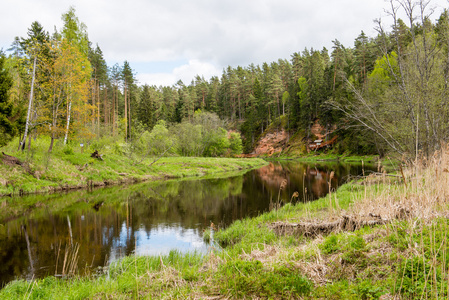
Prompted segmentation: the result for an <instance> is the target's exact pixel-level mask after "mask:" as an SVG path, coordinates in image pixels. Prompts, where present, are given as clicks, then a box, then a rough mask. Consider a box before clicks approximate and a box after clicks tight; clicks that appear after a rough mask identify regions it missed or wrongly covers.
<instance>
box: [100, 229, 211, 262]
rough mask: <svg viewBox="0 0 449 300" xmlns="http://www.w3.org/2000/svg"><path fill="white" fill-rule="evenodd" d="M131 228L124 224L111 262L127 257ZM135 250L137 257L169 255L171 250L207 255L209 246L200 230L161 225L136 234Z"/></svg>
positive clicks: (139, 230)
mask: <svg viewBox="0 0 449 300" xmlns="http://www.w3.org/2000/svg"><path fill="white" fill-rule="evenodd" d="M130 234H131V228H129V229H128V230H127V228H126V222H124V223H123V224H122V227H121V231H120V237H119V238H118V239H115V240H114V242H113V246H112V249H111V252H110V254H109V262H112V261H114V260H117V259H119V258H121V257H123V256H125V251H124V249H125V247H126V246H127V244H128V243H129V242H127V241H129V239H130V236H129V235H130ZM134 238H135V247H136V248H135V249H134V251H133V252H134V253H135V254H137V255H167V254H168V253H169V252H170V251H171V250H177V251H179V252H182V253H186V252H194V251H196V252H200V253H206V252H207V250H208V247H209V246H208V245H207V244H206V243H204V241H203V238H202V236H201V235H200V233H199V230H198V229H186V228H183V227H181V226H180V225H179V224H170V225H168V224H160V225H159V226H157V227H155V228H152V229H151V230H149V231H148V230H146V229H145V228H144V227H143V226H140V228H139V229H137V230H135V232H134Z"/></svg>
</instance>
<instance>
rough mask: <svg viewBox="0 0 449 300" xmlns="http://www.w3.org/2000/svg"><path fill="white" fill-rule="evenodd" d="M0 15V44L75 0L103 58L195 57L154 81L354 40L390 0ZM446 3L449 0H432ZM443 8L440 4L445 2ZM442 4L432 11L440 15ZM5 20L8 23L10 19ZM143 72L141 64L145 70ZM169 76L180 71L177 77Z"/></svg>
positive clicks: (257, 0) (88, 4) (49, 9)
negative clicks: (101, 51) (71, 9)
mask: <svg viewBox="0 0 449 300" xmlns="http://www.w3.org/2000/svg"><path fill="white" fill-rule="evenodd" d="M5 2H6V3H2V10H1V11H0V19H1V20H2V25H3V26H1V27H0V48H2V47H3V48H4V49H6V48H8V47H9V46H10V44H11V43H12V41H13V40H14V37H15V36H25V35H26V32H27V28H28V27H29V26H30V25H31V23H32V22H33V21H35V20H37V21H39V22H41V23H42V25H43V26H44V28H45V29H46V30H48V31H50V33H51V32H53V28H54V26H55V25H56V26H57V27H58V28H59V29H60V27H61V26H62V22H61V14H62V13H64V12H66V11H67V10H68V8H69V7H70V5H73V6H74V7H75V8H76V14H77V16H78V18H79V19H80V21H82V22H83V23H85V24H86V25H87V28H88V33H89V38H90V40H91V41H92V42H93V43H94V44H95V43H98V44H99V46H100V47H101V49H102V50H103V53H104V56H105V59H106V60H107V61H108V62H109V61H113V62H123V61H125V60H127V61H129V62H130V63H131V66H132V65H133V63H135V64H138V63H140V62H158V61H167V62H168V61H189V64H188V65H187V66H184V65H179V66H178V68H177V69H174V70H173V71H172V72H171V73H170V74H169V73H164V74H158V73H159V72H158V73H152V74H151V71H150V70H149V71H144V72H143V74H140V75H139V77H140V78H141V81H142V82H143V79H144V78H148V80H150V79H151V80H154V82H153V81H152V82H148V81H145V82H148V83H149V84H157V83H159V82H168V81H170V82H172V81H175V82H176V81H177V79H178V78H179V79H182V80H183V81H185V83H187V82H190V80H191V79H192V78H193V77H190V78H186V77H183V76H184V75H185V76H187V74H193V75H192V76H194V75H196V74H203V75H204V76H205V78H206V79H208V77H209V75H208V74H214V75H215V74H216V73H215V72H216V71H217V70H222V69H223V68H226V67H227V66H228V65H230V66H233V67H236V66H237V65H241V66H247V65H249V64H251V63H254V64H261V63H263V62H271V61H275V60H278V59H279V58H283V59H289V58H290V55H291V54H293V53H294V52H301V51H302V50H304V48H306V47H307V48H311V47H313V48H315V49H321V48H322V47H323V46H326V47H327V48H330V47H331V46H332V40H334V39H338V40H339V41H340V42H341V43H342V44H343V45H344V46H346V47H352V46H353V42H354V39H355V38H356V37H357V36H358V35H359V33H360V31H362V30H363V31H365V33H366V34H367V35H368V36H373V35H374V34H375V32H374V30H373V28H374V23H373V19H376V18H383V19H386V20H388V16H387V15H386V13H385V12H384V9H385V8H388V2H385V1H384V0H339V1H335V0H315V1H299V0H245V1H240V0H222V1H211V0H190V1H185V0H170V1H166V0H151V1H148V0H129V1H126V2H123V1H119V0H95V1H85V0H71V1H68V0H60V1H59V0H20V1H17V0H6V1H5ZM432 4H433V5H435V6H439V8H441V7H447V6H448V5H447V2H446V0H432ZM438 11H441V9H439V10H438ZM438 14H439V13H438V12H437V13H436V14H435V15H434V18H433V19H436V18H437V17H438ZM5 24H6V25H5ZM139 72H142V71H141V70H139ZM170 76H174V77H173V78H174V80H171V79H170V78H171V77H170Z"/></svg>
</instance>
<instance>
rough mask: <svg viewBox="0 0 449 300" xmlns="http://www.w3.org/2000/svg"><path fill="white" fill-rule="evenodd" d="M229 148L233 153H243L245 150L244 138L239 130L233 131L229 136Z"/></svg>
mask: <svg viewBox="0 0 449 300" xmlns="http://www.w3.org/2000/svg"><path fill="white" fill-rule="evenodd" d="M229 143H230V145H229V149H231V154H241V153H242V150H243V146H242V138H241V137H240V134H239V133H238V132H231V134H230V137H229Z"/></svg>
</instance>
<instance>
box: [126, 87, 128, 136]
mask: <svg viewBox="0 0 449 300" xmlns="http://www.w3.org/2000/svg"><path fill="white" fill-rule="evenodd" d="M126 95H127V91H126V82H125V142H128V103H127V101H126V100H127V99H126Z"/></svg>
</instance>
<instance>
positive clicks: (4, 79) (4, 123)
mask: <svg viewBox="0 0 449 300" xmlns="http://www.w3.org/2000/svg"><path fill="white" fill-rule="evenodd" d="M11 87H12V79H11V77H10V75H9V74H8V72H7V71H6V69H5V57H4V55H3V53H2V52H1V51H0V146H4V145H6V143H8V141H10V140H11V138H12V137H14V135H16V134H17V128H16V125H15V124H14V122H12V121H11V117H13V115H14V106H13V103H12V102H11V101H10V100H9V90H10V89H11Z"/></svg>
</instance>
